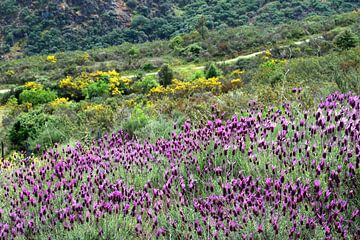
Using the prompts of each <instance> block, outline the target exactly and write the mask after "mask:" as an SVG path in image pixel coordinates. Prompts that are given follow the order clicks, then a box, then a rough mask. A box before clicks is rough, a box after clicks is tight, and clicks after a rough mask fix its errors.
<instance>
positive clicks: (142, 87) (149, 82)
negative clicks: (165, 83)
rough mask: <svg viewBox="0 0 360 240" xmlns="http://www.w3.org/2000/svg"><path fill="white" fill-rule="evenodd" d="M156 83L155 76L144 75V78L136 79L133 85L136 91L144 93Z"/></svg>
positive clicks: (157, 83) (156, 84)
mask: <svg viewBox="0 0 360 240" xmlns="http://www.w3.org/2000/svg"><path fill="white" fill-rule="evenodd" d="M158 85H159V82H158V81H157V79H156V77H155V76H145V77H144V79H142V80H138V81H136V82H135V83H134V86H133V87H134V90H135V91H136V92H140V93H143V94H145V93H148V92H149V91H150V89H152V88H154V87H156V86H158Z"/></svg>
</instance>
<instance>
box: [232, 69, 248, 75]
mask: <svg viewBox="0 0 360 240" xmlns="http://www.w3.org/2000/svg"><path fill="white" fill-rule="evenodd" d="M244 72H245V71H242V70H240V69H236V70H234V71H232V72H231V75H235V76H237V75H241V74H243V73H244Z"/></svg>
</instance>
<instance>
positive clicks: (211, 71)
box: [205, 63, 221, 79]
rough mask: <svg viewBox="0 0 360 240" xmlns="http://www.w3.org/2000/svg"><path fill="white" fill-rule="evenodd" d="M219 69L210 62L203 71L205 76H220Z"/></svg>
mask: <svg viewBox="0 0 360 240" xmlns="http://www.w3.org/2000/svg"><path fill="white" fill-rule="evenodd" d="M220 75H221V73H220V70H219V69H218V68H217V67H216V66H215V64H214V63H212V64H210V66H209V67H208V68H207V69H206V71H205V76H206V78H207V79H208V78H212V77H218V76H220Z"/></svg>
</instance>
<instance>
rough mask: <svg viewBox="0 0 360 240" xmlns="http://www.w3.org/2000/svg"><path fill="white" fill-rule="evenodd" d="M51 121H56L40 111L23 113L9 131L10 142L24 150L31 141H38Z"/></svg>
mask: <svg viewBox="0 0 360 240" xmlns="http://www.w3.org/2000/svg"><path fill="white" fill-rule="evenodd" d="M50 121H54V117H52V116H50V115H48V114H45V113H43V112H42V111H40V110H37V111H31V112H28V113H21V114H20V115H19V116H18V117H17V118H16V120H15V123H14V124H13V126H12V127H11V129H10V131H9V140H10V142H11V143H12V144H13V145H14V146H15V147H17V148H20V149H24V148H25V146H26V145H27V144H28V143H29V140H31V139H32V140H34V139H36V138H37V136H38V134H39V133H40V132H42V131H43V129H45V128H46V123H48V122H50ZM59 124H60V123H59Z"/></svg>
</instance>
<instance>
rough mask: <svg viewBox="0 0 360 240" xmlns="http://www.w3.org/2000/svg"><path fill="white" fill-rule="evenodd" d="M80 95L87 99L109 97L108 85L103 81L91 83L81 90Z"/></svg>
mask: <svg viewBox="0 0 360 240" xmlns="http://www.w3.org/2000/svg"><path fill="white" fill-rule="evenodd" d="M82 95H83V96H84V97H85V98H88V99H91V98H94V97H106V96H108V95H109V84H108V83H106V82H105V81H104V80H100V81H96V82H93V83H91V84H89V86H87V87H86V88H84V89H83V90H82Z"/></svg>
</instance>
